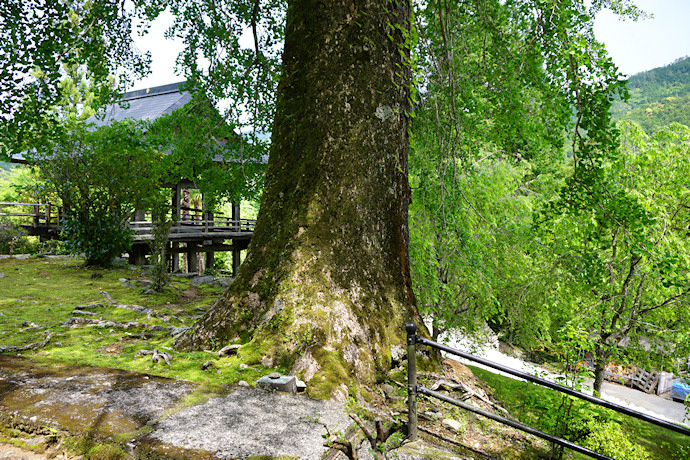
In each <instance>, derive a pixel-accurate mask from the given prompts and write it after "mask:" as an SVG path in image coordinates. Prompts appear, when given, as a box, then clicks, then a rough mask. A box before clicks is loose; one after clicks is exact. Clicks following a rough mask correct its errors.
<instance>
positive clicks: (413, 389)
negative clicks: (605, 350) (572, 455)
mask: <svg viewBox="0 0 690 460" xmlns="http://www.w3.org/2000/svg"><path fill="white" fill-rule="evenodd" d="M405 329H406V331H407V356H408V389H407V393H408V413H409V414H410V426H409V427H408V433H410V436H411V437H412V436H415V437H416V435H417V433H416V430H417V409H416V401H415V399H416V395H417V394H424V395H427V396H432V397H435V398H439V399H442V400H444V401H446V402H450V403H452V404H455V405H457V406H460V407H463V408H465V409H467V410H470V411H472V412H475V413H477V414H480V415H483V416H485V417H488V418H491V419H493V420H496V421H499V422H500V423H505V424H506V425H510V426H512V427H514V428H517V429H520V430H522V431H526V432H528V433H531V434H533V435H535V436H539V437H541V438H543V439H546V440H548V441H551V442H554V443H556V444H558V445H561V446H564V447H567V448H569V449H572V450H575V451H577V452H580V453H583V454H585V455H588V456H590V457H593V458H599V459H608V458H610V457H607V456H605V455H602V454H599V453H597V452H594V451H592V450H589V449H585V448H584V447H581V446H579V445H577V444H574V443H572V442H570V441H567V440H565V439H562V438H558V437H555V436H552V435H550V434H548V433H544V432H541V431H539V430H536V429H534V428H532V427H529V426H527V425H523V424H521V423H519V422H515V421H514V420H510V419H507V418H504V417H501V416H498V415H496V414H492V413H490V412H487V411H483V410H481V409H478V408H476V407H473V406H470V405H468V404H465V403H463V402H461V401H456V400H454V399H453V398H449V397H447V396H445V395H442V394H440V393H437V392H435V391H432V390H429V389H427V388H424V387H422V386H419V385H417V376H416V368H417V365H416V359H413V358H416V354H415V353H416V352H415V344H417V343H419V344H420V345H426V346H428V347H432V348H436V349H438V350H441V351H445V352H446V353H450V354H453V355H455V356H459V357H461V358H465V359H467V360H470V361H474V362H477V363H479V364H482V365H484V366H488V367H491V368H493V369H496V370H499V371H502V372H506V373H508V374H511V375H513V376H515V377H519V378H521V379H524V380H527V381H529V382H532V383H536V384H537V385H541V386H544V387H547V388H550V389H552V390H556V391H559V392H561V393H565V394H567V395H570V396H574V397H576V398H579V399H583V400H585V401H588V402H591V403H593V404H597V405H599V406H603V407H606V408H608V409H611V410H614V411H616V412H619V413H622V414H625V415H628V416H631V417H635V418H638V419H640V420H644V421H646V422H649V423H652V424H655V425H658V426H661V427H663V428H667V429H669V430H672V431H675V432H677V433H681V434H684V435H686V436H690V429H688V428H685V427H683V426H680V425H676V424H674V423H671V422H667V421H666V420H661V419H659V418H656V417H652V416H650V415H647V414H643V413H641V412H637V411H634V410H632V409H629V408H627V407H624V406H621V405H618V404H614V403H612V402H609V401H605V400H603V399H601V398H597V397H595V396H591V395H588V394H586V393H582V392H579V391H577V390H573V389H572V388H568V387H565V386H563V385H559V384H557V383H553V382H550V381H548V380H545V379H542V378H539V377H535V376H534V375H530V374H527V373H525V372H522V371H518V370H515V369H511V368H509V367H506V366H502V365H500V364H497V363H494V362H493V361H489V360H488V359H484V358H480V357H478V356H474V355H471V354H469V353H465V352H462V351H460V350H456V349H455V348H451V347H448V346H446V345H442V344H440V343H437V342H435V341H433V340H429V339H426V338H424V337H419V336H418V335H416V333H417V325H416V324H414V323H407V324H406V325H405ZM413 418H414V426H413V424H412V419H413Z"/></svg>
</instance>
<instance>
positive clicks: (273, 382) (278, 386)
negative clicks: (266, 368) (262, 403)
mask: <svg viewBox="0 0 690 460" xmlns="http://www.w3.org/2000/svg"><path fill="white" fill-rule="evenodd" d="M274 374H278V373H277V372H274V373H272V374H270V375H265V376H263V377H261V378H260V379H259V380H258V381H257V382H256V388H261V389H263V390H275V391H282V392H284V393H290V394H293V395H294V394H296V393H297V378H296V377H295V376H294V375H285V376H281V375H280V374H278V378H274V377H271V376H272V375H274Z"/></svg>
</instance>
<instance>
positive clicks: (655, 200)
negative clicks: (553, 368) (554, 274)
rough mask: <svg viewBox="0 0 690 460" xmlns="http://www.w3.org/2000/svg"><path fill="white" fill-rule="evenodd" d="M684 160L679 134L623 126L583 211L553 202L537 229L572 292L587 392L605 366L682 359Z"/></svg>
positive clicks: (689, 284) (688, 284)
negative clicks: (584, 343) (623, 360)
mask: <svg viewBox="0 0 690 460" xmlns="http://www.w3.org/2000/svg"><path fill="white" fill-rule="evenodd" d="M689 154H690V128H688V127H686V126H683V125H679V124H672V125H670V126H667V127H664V128H662V129H660V130H658V131H657V132H655V133H654V134H653V135H652V136H647V135H646V134H645V133H644V131H642V129H641V128H640V127H639V126H638V125H634V124H623V125H622V126H621V137H620V146H619V148H617V149H616V150H615V152H611V154H610V155H608V158H607V160H606V161H603V162H602V164H601V170H600V172H601V175H600V176H599V177H598V180H597V182H596V186H597V189H596V190H591V189H590V192H591V194H590V195H591V199H592V206H590V207H587V208H584V207H576V206H568V203H567V202H566V203H561V204H562V205H563V207H562V208H561V209H562V210H563V212H562V213H560V214H557V215H552V216H551V219H550V220H548V221H544V222H542V223H543V224H544V225H545V228H548V231H549V232H550V233H549V237H550V238H552V239H551V240H550V242H549V244H550V245H552V247H553V248H554V251H555V252H556V253H557V254H558V255H559V261H560V264H559V266H560V268H561V269H562V271H561V274H562V275H563V276H564V277H566V279H567V280H568V282H569V283H570V288H571V289H572V290H574V291H575V292H576V293H577V295H576V297H575V298H576V299H577V300H575V303H574V304H572V305H571V306H570V308H571V311H570V314H571V315H572V316H571V320H570V321H571V322H572V323H573V324H576V325H578V327H580V328H582V329H584V330H585V331H587V332H588V333H589V339H590V341H591V342H592V349H593V352H594V353H593V354H594V374H595V380H594V390H595V391H596V392H599V391H601V385H602V382H603V379H604V373H605V370H606V364H607V362H608V361H609V360H610V359H611V358H612V357H615V356H618V357H621V356H624V355H628V356H631V355H632V356H637V358H638V360H639V359H640V357H645V358H647V359H646V360H647V361H649V358H654V357H655V356H656V357H657V359H656V361H657V362H658V361H659V359H658V358H660V357H663V356H664V355H669V354H671V353H677V354H678V355H679V356H682V355H683V353H685V354H687V352H688V345H690V344H688V343H687V332H688V324H687V321H686V320H685V318H687V317H688V314H689V313H690V308H689V307H688V300H689V297H688V295H689V294H690V281H689V278H688V275H689V274H690V252H689V250H690V247H688V244H689V242H688V238H687V236H688V228H689V227H688V226H689V225H690V189H689V188H688V177H690V155H689ZM635 351H638V352H641V353H637V354H636V353H635ZM638 362H640V361H638Z"/></svg>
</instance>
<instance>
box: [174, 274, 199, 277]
mask: <svg viewBox="0 0 690 460" xmlns="http://www.w3.org/2000/svg"><path fill="white" fill-rule="evenodd" d="M197 275H198V273H173V274H172V276H174V277H175V278H194V277H195V276H197Z"/></svg>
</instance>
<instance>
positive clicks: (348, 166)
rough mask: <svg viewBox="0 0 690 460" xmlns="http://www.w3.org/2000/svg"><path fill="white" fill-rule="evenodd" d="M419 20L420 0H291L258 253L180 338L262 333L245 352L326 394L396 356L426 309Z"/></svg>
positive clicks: (189, 342) (191, 340)
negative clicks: (415, 145) (415, 138)
mask: <svg viewBox="0 0 690 460" xmlns="http://www.w3.org/2000/svg"><path fill="white" fill-rule="evenodd" d="M409 21H410V3H409V0H404V1H402V0H293V1H290V2H289V6H288V13H287V27H286V38H285V50H284V55H283V71H282V78H281V82H280V85H279V89H278V100H277V113H276V118H275V123H274V128H273V133H272V136H273V137H272V150H271V156H270V160H269V163H268V167H267V173H266V184H265V189H264V194H263V196H262V199H261V208H260V212H259V216H258V222H257V226H256V231H255V233H254V236H253V238H252V242H251V245H250V248H249V254H248V256H247V259H246V261H245V262H244V264H243V265H242V267H241V269H240V272H239V276H238V277H237V279H236V280H235V282H234V283H233V285H232V286H231V287H230V288H229V289H228V290H227V291H226V292H225V293H224V294H223V295H222V297H221V298H220V299H219V300H218V301H217V302H216V304H215V305H214V306H213V308H212V309H211V310H210V311H209V313H208V314H207V315H206V316H205V317H204V318H202V319H201V320H200V321H199V322H198V323H197V324H196V325H195V326H194V327H193V328H192V329H191V330H190V332H189V333H188V334H186V335H185V336H183V337H181V338H180V339H179V340H178V342H177V345H178V346H180V347H183V348H200V347H208V346H210V345H212V344H213V343H217V344H218V345H225V344H226V343H227V341H230V340H233V339H236V338H240V339H242V341H243V342H247V341H250V342H249V344H248V345H246V346H245V347H243V349H242V350H244V351H243V352H242V354H243V356H244V357H245V359H248V360H250V361H251V360H255V361H259V360H262V359H263V361H264V364H270V365H272V366H281V367H283V368H285V369H286V370H290V371H292V372H294V373H297V374H298V375H301V376H302V377H303V378H305V379H306V380H311V381H312V384H311V385H310V387H314V386H317V387H319V388H320V389H321V390H322V392H321V394H323V395H326V394H330V393H331V392H332V391H333V390H334V389H335V388H336V386H337V385H339V384H340V383H343V382H347V381H351V380H352V378H353V377H356V378H357V379H358V380H359V381H364V382H370V381H372V380H374V379H376V377H377V376H380V375H381V374H382V373H383V372H386V371H387V370H388V369H389V368H390V347H391V345H394V344H401V345H402V344H404V341H405V331H404V327H403V326H404V323H405V321H407V320H411V319H412V320H416V321H417V322H418V323H420V320H419V315H418V313H417V310H416V306H415V300H414V294H413V292H412V288H411V281H410V271H409V259H408V227H407V209H408V205H409V202H410V189H409V185H408V181H407V154H408V146H409V140H408V118H407V112H408V111H409V110H410V103H409V97H410V90H409V88H410V69H409V66H408V63H407V62H406V61H407V56H408V55H409V53H408V49H407V48H406V42H405V40H406V39H405V34H404V33H403V31H409V29H410V23H409ZM215 341H217V342H215Z"/></svg>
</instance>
